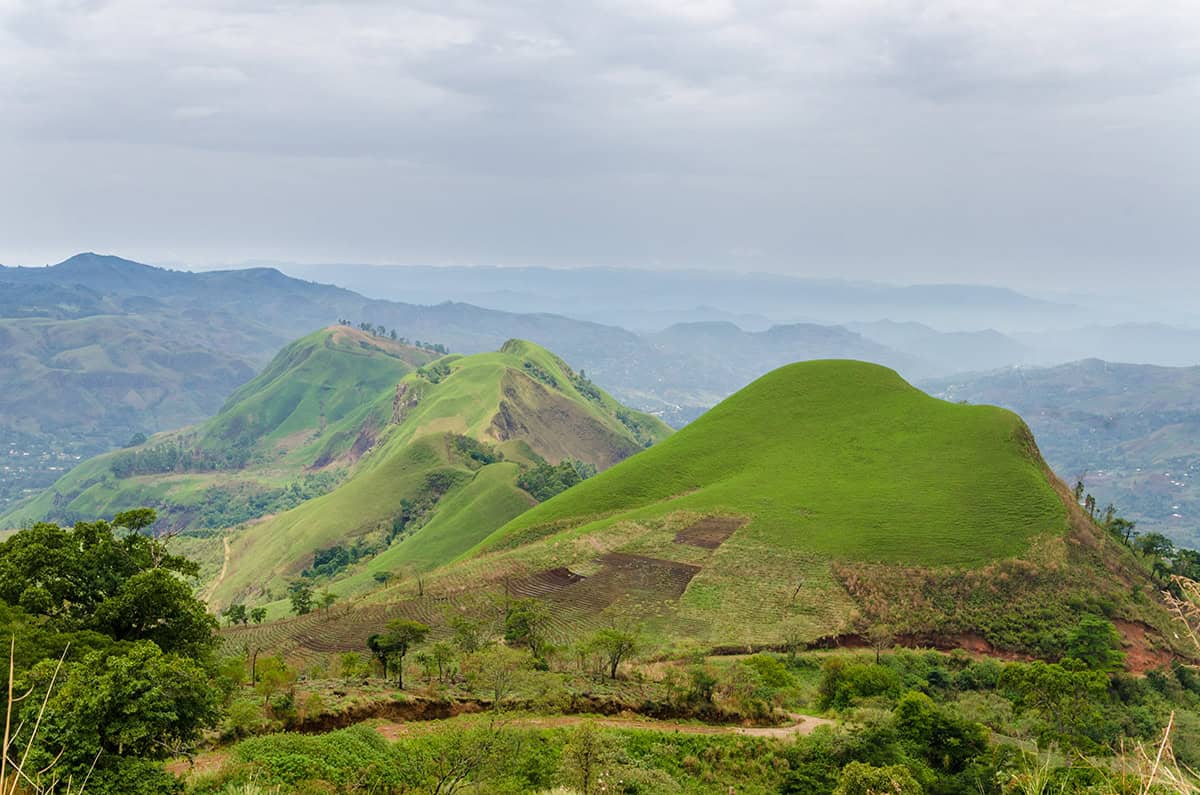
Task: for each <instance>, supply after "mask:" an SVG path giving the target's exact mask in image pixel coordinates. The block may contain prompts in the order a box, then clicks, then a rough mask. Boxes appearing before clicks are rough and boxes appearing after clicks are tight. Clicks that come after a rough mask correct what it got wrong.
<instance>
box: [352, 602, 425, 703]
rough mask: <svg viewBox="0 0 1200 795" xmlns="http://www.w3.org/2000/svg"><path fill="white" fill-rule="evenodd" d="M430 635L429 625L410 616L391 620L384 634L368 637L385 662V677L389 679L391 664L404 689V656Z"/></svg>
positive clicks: (368, 644)
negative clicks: (388, 672)
mask: <svg viewBox="0 0 1200 795" xmlns="http://www.w3.org/2000/svg"><path fill="white" fill-rule="evenodd" d="M428 636H429V626H428V625H427V624H422V623H421V622H420V621H413V620H412V619H409V618H397V619H394V620H392V621H389V622H388V624H387V627H386V631H385V632H384V633H383V634H382V635H372V636H371V637H370V638H368V639H367V646H368V647H369V648H370V649H371V652H372V653H373V654H375V656H376V658H377V659H380V660H381V662H382V663H383V678H384V679H387V670H388V667H389V665H391V666H392V667H393V668H394V669H395V671H396V684H397V686H398V687H399V688H400V689H401V690H403V689H404V658H405V657H406V656H408V652H409V651H410V650H411V649H412V647H413V646H416V645H418V644H420V643H422V642H424V640H425V638H426V637H428Z"/></svg>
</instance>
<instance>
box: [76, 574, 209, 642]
mask: <svg viewBox="0 0 1200 795" xmlns="http://www.w3.org/2000/svg"><path fill="white" fill-rule="evenodd" d="M93 624H94V626H96V627H97V628H98V629H100V630H101V631H103V632H105V633H107V634H108V635H111V636H112V637H113V638H116V639H117V640H152V641H154V642H155V643H156V644H158V647H159V648H160V649H162V650H163V651H165V652H180V653H183V654H187V655H188V656H191V657H200V656H203V655H204V654H206V653H207V652H208V651H209V650H211V649H212V647H213V643H214V640H213V633H214V632H215V631H216V629H217V622H216V620H215V619H214V618H213V617H212V616H211V615H210V614H209V613H208V610H207V609H205V607H204V603H203V602H201V601H200V600H199V599H196V598H195V596H194V595H193V594H192V589H191V588H189V587H188V585H187V584H186V583H184V582H182V581H181V580H180V579H179V578H178V577H176V576H175V575H174V574H172V573H171V572H169V571H167V570H166V569H151V570H149V571H142V572H139V573H137V574H135V575H133V576H132V577H130V578H129V580H128V581H127V582H126V583H125V584H124V586H123V587H122V588H121V589H120V590H119V591H118V592H117V593H116V594H114V595H113V596H111V597H109V598H108V599H106V600H104V601H103V602H101V603H100V604H99V605H97V606H96V613H95V618H94V621H93Z"/></svg>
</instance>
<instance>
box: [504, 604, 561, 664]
mask: <svg viewBox="0 0 1200 795" xmlns="http://www.w3.org/2000/svg"><path fill="white" fill-rule="evenodd" d="M549 620H550V614H549V613H548V612H547V611H546V608H545V606H544V605H543V604H542V603H541V602H539V601H537V600H536V599H517V600H516V601H514V602H512V603H510V604H509V606H508V610H507V611H506V613H505V616H504V639H505V640H506V641H508V642H509V643H517V644H520V645H523V646H527V647H528V648H529V651H531V652H532V653H533V656H534V657H537V658H538V659H541V658H542V657H543V652H544V646H545V636H544V635H543V632H544V631H545V628H546V625H547V623H549Z"/></svg>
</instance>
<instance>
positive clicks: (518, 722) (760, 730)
mask: <svg viewBox="0 0 1200 795" xmlns="http://www.w3.org/2000/svg"><path fill="white" fill-rule="evenodd" d="M788 717H790V718H791V719H792V720H793V721H794V722H793V723H790V724H788V725H787V726H713V725H709V724H704V723H676V722H675V721H666V720H649V719H646V718H588V717H584V716H581V715H551V716H546V717H522V718H516V719H515V720H513V721H512V722H511V723H509V725H510V726H526V727H531V728H539V729H548V728H557V727H562V726H578V725H579V724H580V723H583V722H585V721H589V720H590V721H594V722H595V723H596V725H598V726H604V727H606V728H610V729H645V730H649V731H657V732H679V733H680V734H740V735H742V736H744V737H771V738H774V739H778V740H786V739H788V738H791V737H796V736H798V735H806V734H812V732H813V730H815V729H816V728H817V727H818V726H832V725H833V721H831V720H829V719H828V718H818V717H815V716H813V715H798V714H795V713H789V714H788ZM412 725H413V724H411V723H396V722H394V721H383V722H381V723H379V724H377V725H376V727H375V729H376V731H378V732H379V733H380V734H382V735H383V736H384V737H385V738H387V739H389V740H395V739H397V738H399V737H403V736H405V735H407V734H408V733H409V731H410V727H411V726H412Z"/></svg>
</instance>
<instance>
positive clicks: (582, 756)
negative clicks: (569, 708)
mask: <svg viewBox="0 0 1200 795" xmlns="http://www.w3.org/2000/svg"><path fill="white" fill-rule="evenodd" d="M615 753H616V749H615V747H614V746H613V743H612V740H611V739H610V738H609V737H608V736H606V735H605V734H604V732H603V731H602V730H601V729H600V728H599V727H598V726H597V725H596V723H595V722H594V721H590V720H589V721H584V722H583V723H581V724H579V725H578V726H576V727H575V729H574V731H572V732H571V736H570V738H569V739H568V740H567V745H566V748H564V749H563V763H564V765H565V766H566V768H567V771H568V773H569V774H570V776H571V778H572V779H573V780H574V782H575V784H577V785H578V787H579V792H580V793H581V795H591V793H593V792H595V791H596V789H597V784H598V783H599V781H600V778H601V776H602V775H603V774H604V770H605V768H606V767H607V766H608V765H610V764H611V763H612V760H613V757H614V755H615Z"/></svg>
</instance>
